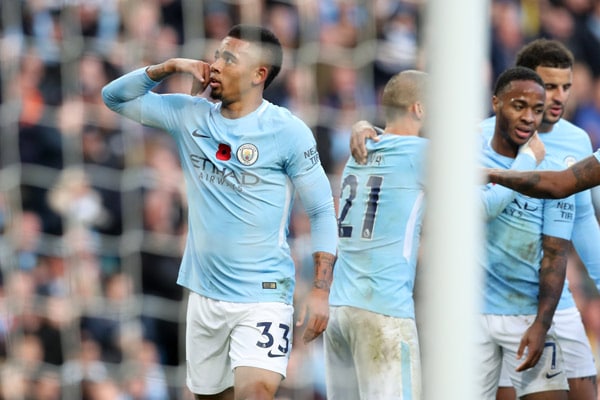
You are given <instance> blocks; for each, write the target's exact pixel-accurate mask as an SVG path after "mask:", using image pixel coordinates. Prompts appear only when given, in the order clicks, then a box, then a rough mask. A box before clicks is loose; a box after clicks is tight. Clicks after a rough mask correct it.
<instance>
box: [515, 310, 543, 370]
mask: <svg viewBox="0 0 600 400" xmlns="http://www.w3.org/2000/svg"><path fill="white" fill-rule="evenodd" d="M546 332H547V329H546V328H545V327H544V326H543V325H542V324H541V323H539V322H537V321H534V323H533V324H531V326H530V327H529V328H527V330H526V331H525V334H524V335H523V337H522V338H521V343H519V349H518V350H517V360H520V359H521V358H522V357H523V354H524V353H525V348H527V355H526V357H525V361H523V362H522V363H521V364H520V365H519V366H518V367H517V369H516V371H517V372H522V371H525V370H526V369H529V368H532V367H534V366H535V365H536V364H537V363H538V361H539V360H540V358H541V357H542V353H543V352H544V345H545V343H546Z"/></svg>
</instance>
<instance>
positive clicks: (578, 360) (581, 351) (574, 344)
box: [553, 307, 597, 379]
mask: <svg viewBox="0 0 600 400" xmlns="http://www.w3.org/2000/svg"><path fill="white" fill-rule="evenodd" d="M553 321H554V332H555V334H556V337H557V339H558V341H559V343H560V346H561V349H562V353H563V359H564V361H565V371H566V374H567V378H569V379H571V378H583V377H590V376H596V373H597V371H596V364H595V361H594V354H593V352H592V347H591V345H590V341H589V339H588V337H587V334H586V332H585V327H584V326H583V321H582V319H581V315H580V314H579V310H577V308H576V307H572V308H568V309H565V310H558V311H556V312H555V314H554V318H553Z"/></svg>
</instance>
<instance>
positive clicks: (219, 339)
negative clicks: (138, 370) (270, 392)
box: [185, 292, 235, 395]
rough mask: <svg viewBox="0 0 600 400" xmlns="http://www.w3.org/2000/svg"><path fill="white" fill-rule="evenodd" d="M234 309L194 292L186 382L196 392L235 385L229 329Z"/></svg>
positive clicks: (189, 314)
mask: <svg viewBox="0 0 600 400" xmlns="http://www.w3.org/2000/svg"><path fill="white" fill-rule="evenodd" d="M233 313H234V310H233V309H232V308H231V307H230V308H229V309H228V310H225V309H223V307H222V303H221V302H217V301H214V300H212V299H209V298H207V297H204V296H200V295H198V294H197V293H193V292H191V293H190V295H189V299H188V308H187V320H186V336H185V337H186V346H185V352H186V361H187V379H186V383H187V386H188V387H189V389H190V390H191V391H192V393H195V394H207V395H210V394H216V393H221V392H222V391H224V390H225V389H227V388H230V387H233V383H234V380H233V372H232V367H231V361H230V358H229V343H230V338H229V332H230V330H231V327H232V323H233V322H234V320H235V315H234V314H233Z"/></svg>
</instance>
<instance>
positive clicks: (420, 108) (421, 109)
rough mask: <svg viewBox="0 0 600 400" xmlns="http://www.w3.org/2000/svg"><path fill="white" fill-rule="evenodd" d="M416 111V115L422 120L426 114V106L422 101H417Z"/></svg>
mask: <svg viewBox="0 0 600 400" xmlns="http://www.w3.org/2000/svg"><path fill="white" fill-rule="evenodd" d="M414 112H415V115H416V116H417V117H418V118H419V119H420V120H421V119H423V116H424V115H425V108H424V107H423V104H422V103H421V102H420V101H417V102H416V103H415V104H414Z"/></svg>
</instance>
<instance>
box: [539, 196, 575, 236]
mask: <svg viewBox="0 0 600 400" xmlns="http://www.w3.org/2000/svg"><path fill="white" fill-rule="evenodd" d="M543 204H544V220H543V226H542V233H543V234H544V235H546V236H554V237H557V238H560V239H565V240H571V236H572V233H573V223H574V221H575V196H570V197H566V198H564V199H557V200H544V203H543Z"/></svg>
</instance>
